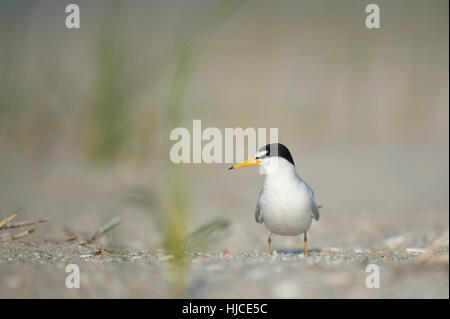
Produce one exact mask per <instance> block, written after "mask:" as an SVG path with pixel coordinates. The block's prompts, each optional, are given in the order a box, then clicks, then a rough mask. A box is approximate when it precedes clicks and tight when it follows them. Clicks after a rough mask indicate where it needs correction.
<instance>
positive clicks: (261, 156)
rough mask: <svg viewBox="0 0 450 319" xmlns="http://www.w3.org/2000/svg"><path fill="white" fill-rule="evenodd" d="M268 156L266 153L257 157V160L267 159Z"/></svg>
mask: <svg viewBox="0 0 450 319" xmlns="http://www.w3.org/2000/svg"><path fill="white" fill-rule="evenodd" d="M267 156H268V155H267V153H264V154H261V155H257V156H255V159H263V158H266V157H267Z"/></svg>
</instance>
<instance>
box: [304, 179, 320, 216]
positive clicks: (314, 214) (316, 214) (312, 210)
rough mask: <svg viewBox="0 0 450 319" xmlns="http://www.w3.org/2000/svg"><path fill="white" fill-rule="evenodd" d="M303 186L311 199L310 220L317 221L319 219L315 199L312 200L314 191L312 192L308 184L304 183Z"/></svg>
mask: <svg viewBox="0 0 450 319" xmlns="http://www.w3.org/2000/svg"><path fill="white" fill-rule="evenodd" d="M305 185H306V189H307V190H308V193H309V197H310V198H311V201H310V203H309V205H310V208H311V212H312V218H314V219H315V220H319V217H320V213H319V207H318V206H317V203H316V199H315V198H314V191H313V190H312V188H311V187H309V185H308V184H306V183H305Z"/></svg>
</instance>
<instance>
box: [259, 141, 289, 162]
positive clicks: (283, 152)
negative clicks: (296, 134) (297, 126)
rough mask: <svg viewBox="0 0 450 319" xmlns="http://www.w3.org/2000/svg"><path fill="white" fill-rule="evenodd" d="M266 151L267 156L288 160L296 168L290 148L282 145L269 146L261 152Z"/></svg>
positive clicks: (261, 149)
mask: <svg viewBox="0 0 450 319" xmlns="http://www.w3.org/2000/svg"><path fill="white" fill-rule="evenodd" d="M264 151H266V154H265V155H266V156H271V157H272V156H279V157H282V158H284V159H285V160H287V161H288V162H289V163H291V164H292V165H294V166H295V164H294V159H293V158H292V155H291V152H289V150H288V148H287V147H286V146H284V145H283V144H281V143H272V144H267V145H266V146H263V147H261V148H260V149H259V152H264Z"/></svg>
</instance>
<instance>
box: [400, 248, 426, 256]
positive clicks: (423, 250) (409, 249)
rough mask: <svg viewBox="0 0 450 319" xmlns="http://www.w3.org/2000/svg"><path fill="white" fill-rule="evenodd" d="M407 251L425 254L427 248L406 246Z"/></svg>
mask: <svg viewBox="0 0 450 319" xmlns="http://www.w3.org/2000/svg"><path fill="white" fill-rule="evenodd" d="M405 251H406V252H407V253H408V254H423V253H425V252H426V251H427V250H426V249H425V248H417V247H410V248H406V249H405Z"/></svg>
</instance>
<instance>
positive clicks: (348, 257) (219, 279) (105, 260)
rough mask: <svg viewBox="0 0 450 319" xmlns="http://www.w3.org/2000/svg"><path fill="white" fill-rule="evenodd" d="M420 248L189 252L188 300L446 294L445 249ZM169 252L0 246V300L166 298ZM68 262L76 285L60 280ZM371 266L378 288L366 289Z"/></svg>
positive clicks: (170, 293) (46, 245) (171, 289)
mask: <svg viewBox="0 0 450 319" xmlns="http://www.w3.org/2000/svg"><path fill="white" fill-rule="evenodd" d="M422 254H423V252H422V251H421V250H420V249H411V248H410V249H407V250H405V249H383V250H377V251H375V250H340V249H337V248H335V249H332V250H324V251H318V250H314V251H312V252H310V253H309V255H308V256H306V257H305V256H304V254H303V252H299V251H294V252H289V251H288V252H279V253H276V254H274V255H272V256H268V255H267V254H266V253H250V254H231V253H230V252H227V251H225V252H220V253H195V254H191V255H189V256H188V257H187V260H188V267H189V270H188V271H187V273H186V277H187V278H188V281H189V284H188V286H187V287H186V291H185V292H184V295H183V294H182V295H176V296H186V297H187V296H189V297H191V298H250V297H251V298H316V297H317V296H321V297H323V298H448V247H447V248H444V249H440V250H438V251H437V252H435V254H434V256H433V257H432V259H431V261H430V262H427V263H423V264H422V263H420V262H417V259H418V258H420V256H421V255H422ZM170 260H171V256H168V255H167V254H165V253H164V252H163V251H162V250H154V251H151V252H148V251H127V252H117V251H116V252H107V251H104V250H103V251H102V250H100V249H96V248H87V247H84V246H80V245H77V244H55V243H35V242H28V243H24V242H4V243H2V244H0V264H1V272H2V276H1V278H0V284H1V287H2V289H1V294H0V297H2V298H5V297H6V298H27V297H45V298H47V297H48V298H76V297H106V298H129V297H135V298H170V297H174V290H175V288H174V287H173V286H172V285H171V284H169V282H170V278H171V271H170V269H171V268H170V267H171V264H170ZM68 264H77V265H78V266H79V268H80V288H79V289H69V288H66V286H65V278H66V276H68V275H69V273H66V272H65V267H66V265H68ZM370 264H376V265H378V267H379V270H380V287H379V288H371V289H369V288H367V287H366V278H367V276H369V275H370V272H366V267H368V265H370Z"/></svg>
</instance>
